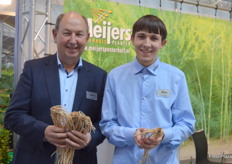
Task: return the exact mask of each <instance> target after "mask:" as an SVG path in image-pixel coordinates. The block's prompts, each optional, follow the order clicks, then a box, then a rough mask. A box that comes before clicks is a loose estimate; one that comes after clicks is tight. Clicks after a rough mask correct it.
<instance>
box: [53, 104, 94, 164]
mask: <svg viewBox="0 0 232 164" xmlns="http://www.w3.org/2000/svg"><path fill="white" fill-rule="evenodd" d="M51 117H52V121H53V123H54V125H55V126H57V127H60V128H65V129H66V130H67V131H71V130H77V131H79V132H81V133H83V134H86V133H87V132H91V131H92V130H95V128H94V126H93V124H92V122H91V119H90V117H88V116H86V115H85V114H84V113H83V112H81V111H78V112H76V111H75V112H71V113H70V114H68V113H67V112H66V109H65V107H63V106H61V105H57V106H53V107H52V108H51ZM74 152H75V150H74V149H72V148H57V150H56V152H55V153H56V155H57V156H56V164H72V163H73V157H74Z"/></svg>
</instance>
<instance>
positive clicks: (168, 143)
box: [100, 15, 195, 164]
mask: <svg viewBox="0 0 232 164" xmlns="http://www.w3.org/2000/svg"><path fill="white" fill-rule="evenodd" d="M166 36H167V31H166V27H165V25H164V23H163V22H162V20H160V19H159V18H158V17H156V16H153V15H146V16H143V17H141V18H139V19H138V20H137V21H136V22H135V24H134V25H133V31H132V37H131V41H132V43H133V45H134V47H135V52H136V58H135V60H134V61H133V62H130V63H127V64H124V65H122V66H119V67H117V68H115V69H113V70H112V71H111V72H110V73H109V75H108V78H107V82H106V88H105V93H104V98H103V108H102V120H101V121H100V128H101V130H102V133H103V134H104V135H105V136H106V137H107V139H108V141H109V142H110V143H112V144H113V145H115V152H114V157H113V164H136V163H139V161H140V160H141V157H142V154H143V152H144V150H150V154H149V158H150V159H151V163H152V164H178V163H179V161H178V157H177V147H178V146H179V145H180V144H181V142H183V141H184V140H187V139H188V137H189V136H190V135H191V134H192V133H193V132H194V124H195V117H194V114H193V111H192V107H191V103H190V98H189V95H188V87H187V83H186V79H185V75H184V73H183V72H182V71H181V70H179V69H178V68H176V67H174V66H171V65H169V64H166V63H163V62H161V61H160V60H159V58H158V52H159V50H160V49H161V48H163V47H164V46H165V44H166ZM158 127H160V128H162V132H161V136H160V137H158V138H154V137H152V138H143V137H142V135H141V133H142V132H143V131H144V130H146V129H154V128H158Z"/></svg>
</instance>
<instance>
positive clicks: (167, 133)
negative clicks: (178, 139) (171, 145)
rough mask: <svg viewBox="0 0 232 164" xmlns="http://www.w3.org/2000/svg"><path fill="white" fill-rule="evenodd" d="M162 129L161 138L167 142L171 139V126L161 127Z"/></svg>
mask: <svg viewBox="0 0 232 164" xmlns="http://www.w3.org/2000/svg"><path fill="white" fill-rule="evenodd" d="M163 131H164V138H163V141H162V142H163V143H167V142H169V141H171V139H172V137H173V131H172V128H168V129H163Z"/></svg>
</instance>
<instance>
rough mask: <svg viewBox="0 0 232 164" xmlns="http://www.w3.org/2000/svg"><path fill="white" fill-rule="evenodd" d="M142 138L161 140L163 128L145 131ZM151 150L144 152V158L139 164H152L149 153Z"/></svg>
mask: <svg viewBox="0 0 232 164" xmlns="http://www.w3.org/2000/svg"><path fill="white" fill-rule="evenodd" d="M139 135H141V136H142V137H144V138H159V137H160V136H162V135H163V134H162V128H156V129H147V130H144V131H143V132H142V133H141V134H139ZM150 150H151V149H146V150H144V152H143V156H142V159H141V160H140V162H139V164H143V163H144V162H146V161H147V162H146V163H147V164H151V160H150V158H149V151H150Z"/></svg>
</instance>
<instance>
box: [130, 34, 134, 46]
mask: <svg viewBox="0 0 232 164" xmlns="http://www.w3.org/2000/svg"><path fill="white" fill-rule="evenodd" d="M131 42H132V44H133V45H134V37H133V36H132V35H131Z"/></svg>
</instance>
